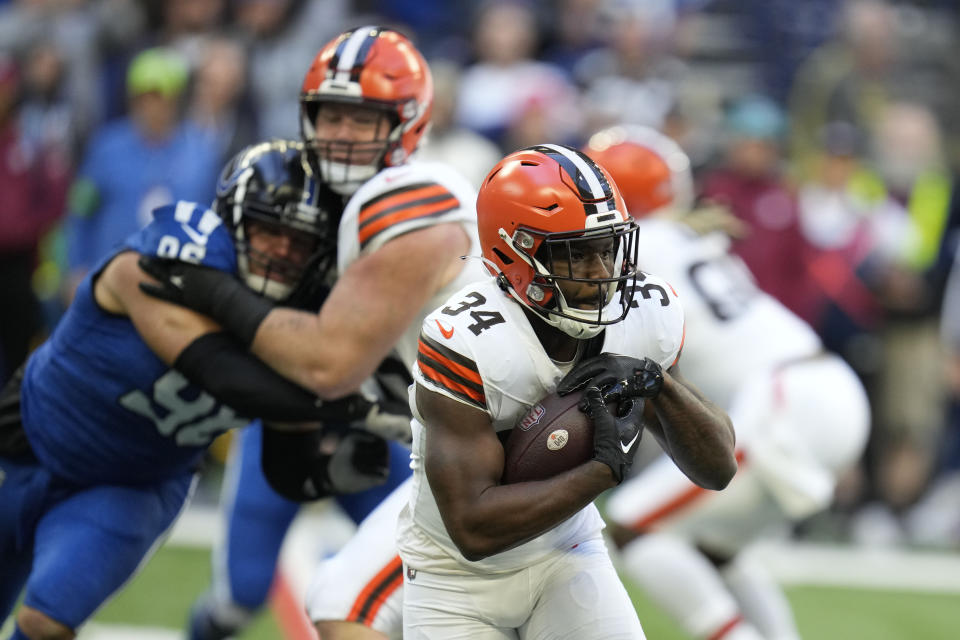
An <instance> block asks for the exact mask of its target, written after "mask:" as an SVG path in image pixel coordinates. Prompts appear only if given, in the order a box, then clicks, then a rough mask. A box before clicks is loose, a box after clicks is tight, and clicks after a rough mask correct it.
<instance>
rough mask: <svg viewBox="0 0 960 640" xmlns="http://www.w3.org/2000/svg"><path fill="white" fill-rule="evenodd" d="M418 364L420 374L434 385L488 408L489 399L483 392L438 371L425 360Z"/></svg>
mask: <svg viewBox="0 0 960 640" xmlns="http://www.w3.org/2000/svg"><path fill="white" fill-rule="evenodd" d="M418 364H419V365H420V372H421V373H423V375H424V376H425V377H426V378H427V379H428V380H430V381H431V382H433V383H434V384H436V385H438V386H441V387H445V388H446V389H448V390H449V391H452V392H453V393H455V394H456V395H459V396H461V397H464V398H466V399H468V400H472V401H473V402H475V403H476V404H478V405H480V406H481V407H486V406H487V398H486V396H485V395H484V394H483V392H479V391H476V390H475V389H471V388H470V387H468V386H466V385H464V384H461V383H459V382H457V381H456V380H454V379H452V378H451V377H449V376H447V375H445V374H443V373H441V372H439V371H437V370H436V369H434V368H433V367H431V366H430V365H429V364H427V363H426V362H424V361H423V360H419V361H418Z"/></svg>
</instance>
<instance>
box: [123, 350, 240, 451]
mask: <svg viewBox="0 0 960 640" xmlns="http://www.w3.org/2000/svg"><path fill="white" fill-rule="evenodd" d="M190 386H191V384H190V381H189V380H187V379H186V378H185V377H183V375H182V374H180V373H179V372H178V371H175V370H173V369H171V370H170V371H167V372H166V373H165V374H163V375H162V376H161V377H160V378H158V379H157V381H156V382H154V383H153V398H152V399H151V398H150V397H148V396H147V394H145V393H144V392H143V391H141V390H139V389H137V390H136V391H131V392H130V393H127V394H125V395H124V396H122V397H121V398H120V405H121V406H123V407H124V408H125V409H128V410H129V411H132V412H134V413H136V414H137V415H140V416H143V417H144V418H146V419H147V420H150V421H151V422H153V424H154V425H156V427H157V431H159V432H160V434H161V435H162V436H165V437H168V438H169V437H173V438H174V440H175V441H176V443H177V444H178V445H181V446H185V447H191V446H193V447H198V446H203V445H206V444H209V443H210V441H211V440H213V439H214V438H215V437H216V436H218V435H219V434H220V433H223V432H224V431H227V430H228V429H233V428H234V427H242V426H243V425H245V424H246V423H247V422H248V420H245V419H243V418H241V417H239V416H237V414H236V413H234V412H233V409H231V408H230V407H225V406H223V405H220V404H218V403H217V401H216V400H214V399H213V397H212V396H210V394H208V393H206V392H203V391H201V392H200V395H197V396H196V397H184V395H183V394H182V393H181V392H182V391H183V390H184V389H187V388H188V387H190ZM190 395H191V396H192V394H190Z"/></svg>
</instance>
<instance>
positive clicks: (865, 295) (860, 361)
mask: <svg viewBox="0 0 960 640" xmlns="http://www.w3.org/2000/svg"><path fill="white" fill-rule="evenodd" d="M818 142H819V145H820V149H819V151H818V152H817V153H816V156H813V157H812V158H811V163H810V171H809V174H810V178H809V179H807V180H806V181H804V182H802V183H801V184H800V186H799V191H798V199H799V206H800V229H801V231H802V233H803V236H804V239H805V240H806V242H807V243H809V245H810V246H811V248H812V250H813V255H812V256H811V259H810V261H809V263H808V272H809V275H810V278H811V280H812V281H813V284H814V287H815V290H816V298H817V299H816V302H815V315H814V326H815V328H816V329H817V331H818V333H820V336H821V337H822V338H823V340H824V343H825V344H826V346H827V347H828V348H829V349H831V350H833V351H836V352H837V353H840V354H842V355H843V356H844V357H845V358H846V359H847V360H848V361H849V362H850V364H851V365H853V367H854V369H856V370H857V372H858V373H859V374H860V376H861V378H864V379H865V381H866V380H870V379H872V378H873V377H874V375H875V374H876V373H877V370H878V367H879V362H880V359H881V358H882V355H881V353H880V345H879V341H878V335H877V332H878V331H879V329H880V326H881V324H882V322H883V305H882V301H881V300H880V298H879V296H880V290H881V289H882V281H883V278H884V274H885V273H887V271H888V270H889V268H890V266H891V265H892V264H893V263H894V262H895V261H896V256H897V253H898V252H899V250H898V248H897V245H898V244H899V243H900V242H902V238H903V237H904V234H905V233H908V228H907V226H906V222H907V221H906V218H905V216H904V215H903V211H902V209H901V208H900V207H899V206H897V205H896V204H895V203H893V202H890V201H889V200H888V198H887V195H886V191H885V189H884V186H883V182H882V181H881V180H880V179H879V178H878V177H877V176H876V174H875V173H873V172H872V171H871V170H870V168H869V163H868V162H867V160H866V149H865V148H864V145H865V140H864V136H863V134H862V132H861V131H860V130H858V129H857V128H856V127H855V126H853V125H852V124H850V123H849V122H833V123H830V124H829V125H828V126H827V127H825V128H824V129H823V131H821V132H820V135H819V137H818Z"/></svg>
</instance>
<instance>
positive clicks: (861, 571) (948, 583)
mask: <svg viewBox="0 0 960 640" xmlns="http://www.w3.org/2000/svg"><path fill="white" fill-rule="evenodd" d="M221 526H222V523H221V521H220V519H219V516H218V515H217V512H216V510H215V509H211V508H206V509H197V508H191V509H188V510H187V511H186V512H185V513H184V514H183V516H182V517H181V518H180V521H179V522H178V523H177V525H176V526H175V527H174V529H173V532H172V534H171V536H170V539H169V540H168V541H167V544H170V545H176V546H192V547H196V546H199V547H209V546H210V545H211V544H212V542H213V540H214V539H215V538H214V536H216V535H218V534H219V530H220V527H221ZM352 531H353V523H352V522H350V520H348V519H347V518H346V517H345V516H343V515H342V514H341V513H340V511H339V510H338V509H337V508H336V507H334V506H332V505H330V504H325V503H319V504H317V505H314V506H312V507H311V508H310V509H307V510H305V511H304V512H303V513H302V514H301V515H300V516H298V518H297V520H296V521H295V522H294V525H293V527H292V528H291V531H290V533H289V534H288V536H287V543H286V545H285V546H284V551H283V555H282V558H281V560H282V566H283V571H284V573H285V575H286V576H287V577H288V579H289V580H290V582H291V586H292V587H293V589H294V591H295V592H296V593H298V594H302V593H303V590H304V589H305V588H306V585H307V584H308V582H309V579H310V573H311V571H312V570H313V567H314V566H315V565H316V562H317V561H318V560H320V559H321V558H322V557H324V556H325V555H327V554H329V553H333V552H335V551H336V550H337V549H338V548H340V546H341V545H342V544H344V543H345V542H346V541H347V540H348V539H349V537H350V535H351V532H352ZM749 553H751V554H754V555H755V556H756V557H757V558H758V559H759V560H760V561H761V562H762V563H763V564H764V565H765V566H766V567H768V568H769V569H770V571H771V573H772V574H773V576H774V577H775V578H776V579H777V580H778V581H780V582H782V583H784V584H791V585H794V584H796V585H800V584H809V585H830V586H842V587H853V588H865V589H890V590H906V591H942V592H948V593H960V553H949V552H945V551H916V550H907V549H897V548H863V547H853V546H848V545H827V544H813V543H805V542H768V543H763V544H760V545H757V547H756V548H755V549H752V550H750V551H749Z"/></svg>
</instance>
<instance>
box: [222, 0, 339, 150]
mask: <svg viewBox="0 0 960 640" xmlns="http://www.w3.org/2000/svg"><path fill="white" fill-rule="evenodd" d="M348 12H349V6H348V3H347V2H346V0H327V1H325V2H303V1H301V0H237V1H236V2H235V3H234V19H235V26H236V27H237V29H239V31H240V32H241V34H242V37H243V40H244V49H245V50H246V51H247V56H248V61H249V62H248V64H249V81H250V88H249V90H250V95H251V98H252V100H253V107H254V111H255V113H256V114H257V120H258V127H259V131H258V137H259V138H261V139H267V138H286V139H295V138H299V137H300V126H299V124H298V123H299V122H300V103H299V99H300V86H301V84H302V83H303V74H304V73H306V71H307V61H309V60H312V59H313V56H314V54H316V52H317V47H318V46H319V45H320V44H322V43H324V42H326V41H327V40H329V39H330V38H332V37H333V36H335V35H336V34H337V33H338V32H339V31H340V29H341V27H342V26H343V24H344V22H346V20H347V17H348ZM354 26H356V25H354Z"/></svg>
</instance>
